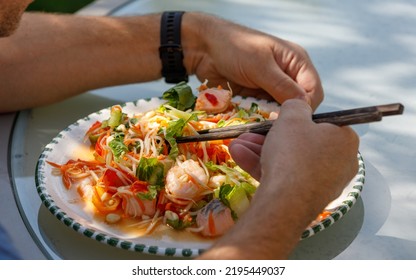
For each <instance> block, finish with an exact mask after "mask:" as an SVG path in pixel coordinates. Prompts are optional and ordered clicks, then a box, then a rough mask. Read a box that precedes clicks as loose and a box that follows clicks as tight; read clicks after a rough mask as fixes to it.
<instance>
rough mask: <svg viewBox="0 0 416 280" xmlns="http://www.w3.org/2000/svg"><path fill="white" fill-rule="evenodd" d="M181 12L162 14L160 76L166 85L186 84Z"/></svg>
mask: <svg viewBox="0 0 416 280" xmlns="http://www.w3.org/2000/svg"><path fill="white" fill-rule="evenodd" d="M183 14H184V12H182V11H167V12H163V13H162V19H161V25H160V47H159V55H160V59H161V60H162V76H163V77H164V78H165V81H166V83H179V82H182V81H185V82H188V74H187V72H186V69H185V66H184V65H183V50H182V45H181V21H182V15H183Z"/></svg>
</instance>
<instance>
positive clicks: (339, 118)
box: [176, 103, 404, 143]
mask: <svg viewBox="0 0 416 280" xmlns="http://www.w3.org/2000/svg"><path fill="white" fill-rule="evenodd" d="M403 110H404V106H403V105H402V104H400V103H393V104H386V105H378V106H370V107H362V108H355V109H349V110H341V111H334V112H328V113H321V114H314V115H312V120H313V121H314V122H315V123H332V124H335V125H338V126H344V125H353V124H362V123H369V122H376V121H381V119H382V117H383V116H392V115H400V114H402V113H403ZM273 122H274V120H267V121H262V122H256V123H249V124H242V125H234V126H227V127H221V128H213V129H204V130H199V131H198V134H196V135H191V136H181V137H177V138H176V142H177V143H187V142H200V141H210V140H220V139H230V138H236V137H238V136H239V135H241V134H243V133H246V132H251V133H258V134H263V135H266V134H267V132H268V131H269V129H270V128H271V127H272V125H273Z"/></svg>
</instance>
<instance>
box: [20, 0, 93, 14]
mask: <svg viewBox="0 0 416 280" xmlns="http://www.w3.org/2000/svg"><path fill="white" fill-rule="evenodd" d="M91 2H94V0H35V1H34V2H32V3H31V4H30V5H29V7H28V9H27V10H28V11H43V12H51V13H74V12H76V11H78V10H79V9H81V8H83V7H85V6H86V5H88V4H90V3H91Z"/></svg>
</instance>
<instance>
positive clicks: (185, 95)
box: [162, 82, 196, 111]
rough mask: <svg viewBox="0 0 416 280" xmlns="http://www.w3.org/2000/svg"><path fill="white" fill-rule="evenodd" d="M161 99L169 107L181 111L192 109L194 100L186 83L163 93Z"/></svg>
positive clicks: (181, 83)
mask: <svg viewBox="0 0 416 280" xmlns="http://www.w3.org/2000/svg"><path fill="white" fill-rule="evenodd" d="M162 98H163V99H165V100H167V101H168V104H169V105H170V106H172V107H174V108H176V109H178V110H181V111H185V110H187V109H193V108H194V106H195V100H196V97H195V96H194V95H193V94H192V89H191V87H190V86H189V85H188V84H187V83H186V82H180V83H179V84H177V85H175V86H174V87H172V88H170V89H168V90H167V91H165V92H164V93H163V95H162Z"/></svg>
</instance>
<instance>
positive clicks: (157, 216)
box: [48, 82, 277, 237]
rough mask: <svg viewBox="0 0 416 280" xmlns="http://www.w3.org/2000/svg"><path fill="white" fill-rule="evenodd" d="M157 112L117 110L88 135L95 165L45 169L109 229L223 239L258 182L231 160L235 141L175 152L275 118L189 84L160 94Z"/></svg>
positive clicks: (229, 96)
mask: <svg viewBox="0 0 416 280" xmlns="http://www.w3.org/2000/svg"><path fill="white" fill-rule="evenodd" d="M162 99H163V100H164V101H166V102H165V103H164V104H163V105H161V106H160V107H159V108H157V109H155V110H151V111H148V112H143V113H137V114H134V115H127V114H125V113H124V112H123V109H122V107H121V106H118V105H116V106H113V107H111V110H110V117H109V118H108V119H106V120H104V121H96V122H95V123H93V124H92V126H91V127H90V128H89V129H88V131H86V133H85V141H89V142H90V144H91V152H92V153H93V156H94V160H80V159H71V160H69V161H68V162H66V163H64V164H60V163H57V162H48V163H49V164H50V165H52V166H53V173H54V174H55V175H58V176H62V180H63V184H64V185H65V187H66V188H67V189H71V188H76V191H77V193H78V194H79V196H80V197H81V198H82V200H84V201H89V202H91V203H92V205H93V206H94V211H95V213H94V215H101V216H102V217H103V219H104V221H105V222H106V223H109V224H116V223H119V222H120V221H121V220H123V219H127V218H128V219H132V218H133V219H135V220H137V223H134V226H135V227H138V228H143V229H144V232H145V234H150V233H151V232H152V231H153V230H154V229H155V228H157V227H158V226H161V225H164V226H168V227H170V228H172V229H173V230H186V231H190V232H194V233H196V234H198V235H201V236H203V237H216V236H220V235H222V234H224V233H225V232H226V231H227V230H228V229H229V228H230V227H232V226H233V224H234V223H235V221H236V220H237V219H238V218H239V217H241V215H243V214H244V212H245V211H246V210H247V208H248V207H249V205H250V200H251V198H252V197H253V195H254V193H255V191H256V188H257V186H258V184H259V183H258V182H257V181H256V180H255V179H254V178H252V177H251V176H250V175H249V174H248V173H247V172H245V171H243V170H242V169H241V168H240V167H239V166H237V165H236V163H235V162H234V161H233V159H232V158H231V156H230V153H229V151H228V144H229V142H230V140H216V141H207V142H193V143H181V144H178V143H176V141H175V138H176V137H178V136H187V135H195V134H197V131H198V130H202V129H208V128H215V127H224V126H231V125H238V124H244V123H249V122H259V121H263V120H266V119H269V118H275V117H276V116H277V114H276V113H271V114H270V113H269V112H261V111H260V110H259V107H258V105H257V104H256V103H252V104H251V107H250V108H241V107H240V106H239V104H237V103H234V102H232V92H231V90H226V89H223V88H221V87H217V88H208V87H207V85H206V83H204V84H202V85H201V86H200V87H199V88H198V96H197V97H196V96H194V95H193V93H192V89H191V88H190V87H189V85H188V84H186V83H184V82H183V83H179V84H177V85H176V86H174V87H173V88H171V89H169V90H167V91H166V92H165V93H163V96H162Z"/></svg>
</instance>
